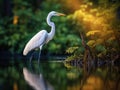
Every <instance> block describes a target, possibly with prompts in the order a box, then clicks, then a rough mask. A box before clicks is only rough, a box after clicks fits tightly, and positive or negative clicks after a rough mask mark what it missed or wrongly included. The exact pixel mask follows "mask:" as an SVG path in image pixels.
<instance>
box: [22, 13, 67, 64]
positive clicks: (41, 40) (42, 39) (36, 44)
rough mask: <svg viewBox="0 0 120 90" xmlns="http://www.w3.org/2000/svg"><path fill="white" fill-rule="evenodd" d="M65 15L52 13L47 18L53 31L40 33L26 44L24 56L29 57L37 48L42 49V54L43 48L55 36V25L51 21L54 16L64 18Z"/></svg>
mask: <svg viewBox="0 0 120 90" xmlns="http://www.w3.org/2000/svg"><path fill="white" fill-rule="evenodd" d="M64 15H65V14H62V13H59V12H55V11H51V12H50V13H49V14H48V16H47V24H48V25H49V26H50V27H51V31H50V32H49V33H48V32H47V31H46V30H41V31H39V32H38V33H37V34H36V35H35V36H33V38H32V39H30V41H29V42H28V43H27V44H26V46H25V48H24V51H23V55H27V54H28V53H29V52H30V51H32V50H35V49H36V48H39V49H40V53H41V50H42V46H43V45H44V44H46V43H48V42H49V41H50V40H51V39H52V38H53V36H54V34H55V24H54V22H52V21H50V19H51V17H52V16H64ZM39 59H40V54H39V58H38V63H39Z"/></svg>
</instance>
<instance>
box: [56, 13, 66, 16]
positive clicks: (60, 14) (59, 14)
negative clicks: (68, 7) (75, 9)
mask: <svg viewBox="0 0 120 90" xmlns="http://www.w3.org/2000/svg"><path fill="white" fill-rule="evenodd" d="M57 15H58V16H65V14H63V13H57Z"/></svg>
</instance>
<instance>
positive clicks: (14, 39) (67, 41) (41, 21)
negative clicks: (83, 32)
mask: <svg viewBox="0 0 120 90" xmlns="http://www.w3.org/2000/svg"><path fill="white" fill-rule="evenodd" d="M12 3H13V4H14V7H13V8H12V11H13V16H11V17H8V16H6V17H5V18H2V17H0V19H1V21H0V36H1V38H2V39H1V40H0V47H1V48H3V50H9V51H11V52H18V53H20V52H22V51H23V49H24V46H25V44H26V43H27V42H28V41H29V40H30V39H31V38H32V36H33V35H35V34H36V33H37V32H39V31H40V30H42V29H45V30H47V31H48V32H49V31H50V29H51V28H50V27H49V26H48V25H47V23H46V17H47V14H48V13H49V12H50V11H52V10H55V11H58V12H63V10H61V4H60V3H59V1H58V0H52V1H50V0H45V1H41V2H39V3H37V1H29V0H26V1H24V0H17V1H16V0H13V1H12ZM35 3H36V4H37V5H36V4H35ZM52 21H54V22H55V24H56V34H55V37H54V39H53V40H52V41H51V42H50V43H49V44H48V45H46V46H45V47H44V48H43V49H44V50H45V51H46V52H45V53H60V54H61V53H64V52H65V49H66V47H68V46H73V45H77V44H78V43H76V40H77V41H79V40H80V39H79V37H78V36H76V35H75V33H76V31H74V30H72V29H71V26H70V21H69V20H68V19H67V18H66V17H59V18H56V17H54V18H53V19H52Z"/></svg>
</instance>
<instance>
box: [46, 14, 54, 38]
mask: <svg viewBox="0 0 120 90" xmlns="http://www.w3.org/2000/svg"><path fill="white" fill-rule="evenodd" d="M52 16H53V15H50V14H49V15H48V16H47V23H48V25H49V26H51V31H50V33H49V38H50V39H52V38H53V36H54V34H55V24H54V22H51V21H50V19H51V17H52Z"/></svg>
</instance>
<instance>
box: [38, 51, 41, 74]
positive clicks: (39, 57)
mask: <svg viewBox="0 0 120 90" xmlns="http://www.w3.org/2000/svg"><path fill="white" fill-rule="evenodd" d="M40 55H41V50H40V52H39V56H38V69H39V73H40V71H41V70H40Z"/></svg>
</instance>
